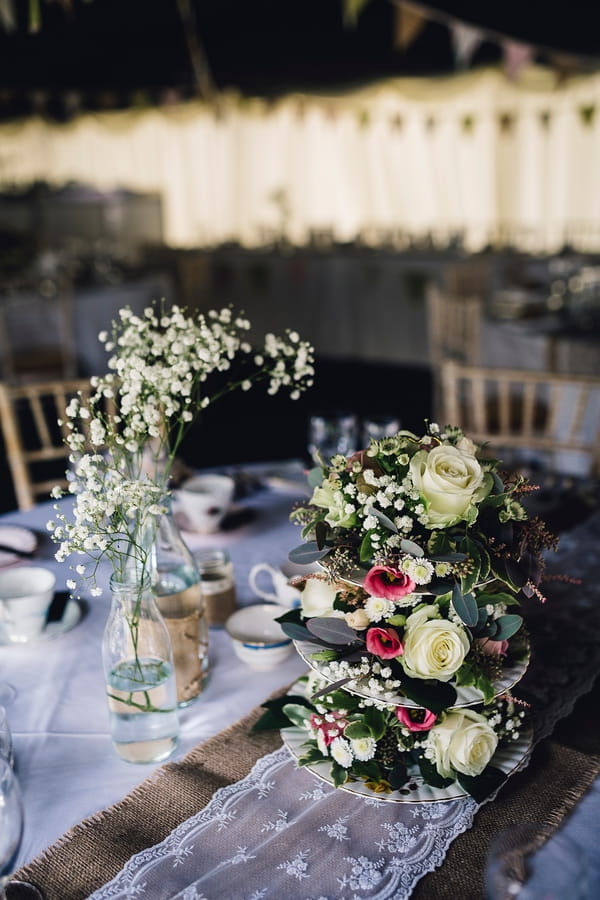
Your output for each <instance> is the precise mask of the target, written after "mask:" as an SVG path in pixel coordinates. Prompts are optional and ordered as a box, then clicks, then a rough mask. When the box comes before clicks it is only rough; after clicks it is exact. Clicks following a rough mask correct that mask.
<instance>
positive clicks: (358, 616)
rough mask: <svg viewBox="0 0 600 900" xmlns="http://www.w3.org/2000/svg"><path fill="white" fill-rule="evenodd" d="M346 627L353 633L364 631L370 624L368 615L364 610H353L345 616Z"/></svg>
mask: <svg viewBox="0 0 600 900" xmlns="http://www.w3.org/2000/svg"><path fill="white" fill-rule="evenodd" d="M345 615H346V625H348V627H349V628H354V630H355V631H364V629H365V628H368V626H369V625H370V624H371V620H370V618H369V615H368V613H367V611H366V610H365V609H355V610H353V611H352V612H347V613H346V614H345Z"/></svg>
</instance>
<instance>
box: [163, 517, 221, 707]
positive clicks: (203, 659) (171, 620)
mask: <svg viewBox="0 0 600 900" xmlns="http://www.w3.org/2000/svg"><path fill="white" fill-rule="evenodd" d="M152 588H153V591H154V596H155V598H156V602H157V604H158V608H159V609H160V611H161V613H162V615H163V618H164V620H165V623H166V626H167V628H168V630H169V634H170V635H171V644H172V647H173V660H174V664H175V677H176V681H177V703H178V705H179V707H184V706H188V705H189V704H190V703H192V701H193V700H195V699H196V698H197V697H198V696H199V695H200V694H201V693H202V690H203V688H204V683H205V677H206V674H207V672H208V622H207V619H206V614H205V606H204V600H203V597H202V593H201V591H200V573H199V571H198V567H197V566H196V563H195V562H194V557H193V556H192V554H191V552H190V550H189V548H188V546H187V545H186V543H185V541H184V540H183V538H182V536H181V532H180V531H179V528H178V527H177V523H176V522H175V519H174V517H173V514H172V512H171V510H170V508H169V509H168V511H167V512H166V513H164V514H163V515H162V516H161V517H160V519H159V522H158V530H157V535H156V541H155V545H154V559H153V576H152Z"/></svg>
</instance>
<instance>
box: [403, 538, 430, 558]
mask: <svg viewBox="0 0 600 900" xmlns="http://www.w3.org/2000/svg"><path fill="white" fill-rule="evenodd" d="M400 549H401V550H402V552H403V553H410V555H411V556H424V555H425V553H424V550H423V548H422V547H419V545H418V544H415V542H414V541H409V540H408V539H407V538H402V540H401V541H400Z"/></svg>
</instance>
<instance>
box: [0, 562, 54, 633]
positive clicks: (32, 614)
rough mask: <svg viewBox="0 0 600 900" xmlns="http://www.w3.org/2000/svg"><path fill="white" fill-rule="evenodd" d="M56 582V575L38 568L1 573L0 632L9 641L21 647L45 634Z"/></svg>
mask: <svg viewBox="0 0 600 900" xmlns="http://www.w3.org/2000/svg"><path fill="white" fill-rule="evenodd" d="M55 583H56V578H55V576H54V573H53V572H51V571H50V570H49V569H43V568H40V567H38V566H17V567H16V568H14V569H6V570H5V571H0V630H1V631H2V632H4V635H5V636H6V639H7V640H8V641H9V642H11V643H15V644H18V643H21V644H22V643H25V642H26V641H30V640H32V639H35V638H36V637H38V636H39V635H40V634H41V633H42V631H43V630H44V627H45V625H46V616H47V614H48V608H49V607H50V604H51V602H52V597H53V595H54V585H55Z"/></svg>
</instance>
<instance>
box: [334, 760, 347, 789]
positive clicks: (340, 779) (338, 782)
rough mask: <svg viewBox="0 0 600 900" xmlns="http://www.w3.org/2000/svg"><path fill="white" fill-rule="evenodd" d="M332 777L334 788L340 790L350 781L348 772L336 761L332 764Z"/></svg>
mask: <svg viewBox="0 0 600 900" xmlns="http://www.w3.org/2000/svg"><path fill="white" fill-rule="evenodd" d="M331 777H332V779H333V785H334V787H336V788H339V787H341V786H342V785H343V784H345V783H346V781H347V780H348V772H347V771H346V769H344V767H343V766H340V765H339V763H336V762H335V761H334V762H333V763H332V764H331Z"/></svg>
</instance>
